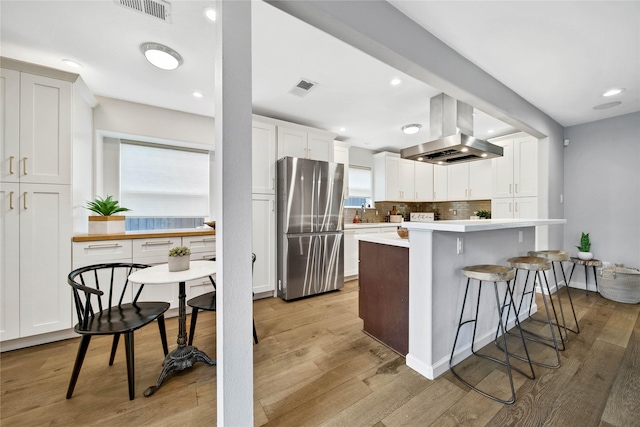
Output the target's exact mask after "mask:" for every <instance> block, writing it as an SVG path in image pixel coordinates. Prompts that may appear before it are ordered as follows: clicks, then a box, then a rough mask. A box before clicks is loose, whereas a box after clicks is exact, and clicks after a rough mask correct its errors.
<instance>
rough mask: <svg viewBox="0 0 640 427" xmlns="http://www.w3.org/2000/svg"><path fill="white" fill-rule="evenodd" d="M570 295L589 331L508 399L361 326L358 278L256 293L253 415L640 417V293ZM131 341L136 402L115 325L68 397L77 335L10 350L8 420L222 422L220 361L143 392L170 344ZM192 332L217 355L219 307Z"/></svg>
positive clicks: (266, 419)
mask: <svg viewBox="0 0 640 427" xmlns="http://www.w3.org/2000/svg"><path fill="white" fill-rule="evenodd" d="M562 292H563V293H564V291H562ZM572 296H573V297H574V304H575V306H576V310H577V313H578V316H579V320H580V326H581V328H582V331H581V333H580V334H579V335H574V334H571V335H570V342H569V343H568V344H567V350H566V351H564V352H562V366H561V367H560V368H559V369H546V368H540V367H535V372H536V377H537V378H536V379H535V380H528V379H525V378H524V377H523V376H521V375H519V374H514V385H515V387H516V392H517V399H518V400H517V401H516V403H515V404H514V405H511V406H507V405H502V404H500V403H496V402H493V401H491V400H489V399H487V398H485V397H482V396H481V395H479V394H477V393H475V392H473V391H469V390H468V389H467V388H466V387H465V386H464V385H463V384H461V383H460V382H458V381H457V380H456V379H455V378H454V377H453V375H452V374H451V373H450V372H447V373H446V374H444V375H442V376H441V377H439V378H438V379H436V380H435V381H430V380H427V379H425V378H423V377H422V376H420V375H419V374H417V373H415V372H414V371H412V370H411V369H410V368H408V367H407V366H406V365H405V363H404V358H402V357H400V356H399V355H397V354H396V353H394V352H393V351H391V350H389V349H388V348H387V347H385V346H384V345H382V344H380V343H379V342H377V341H375V340H374V339H372V338H370V337H369V336H367V335H366V334H364V333H363V332H362V322H361V320H360V319H359V318H358V314H357V307H358V301H357V298H358V292H357V282H355V281H353V282H349V283H347V285H346V286H345V288H344V289H343V290H341V291H339V292H334V293H330V294H325V295H321V296H318V297H314V298H308V299H304V300H300V301H294V302H289V303H286V302H284V301H281V300H280V299H277V298H269V299H263V300H259V301H256V302H255V303H254V317H255V321H256V328H257V331H258V336H259V338H260V343H259V344H258V345H255V346H254V413H255V425H266V426H316V425H327V426H375V427H385V426H387V427H391V426H429V425H433V426H447V425H450V426H454V425H455V426H457V425H474V426H504V425H528V426H541V425H549V426H619V427H623V426H625V427H626V426H639V425H640V419H639V418H638V414H639V413H640V316H639V313H640V305H638V304H636V305H629V304H620V303H615V302H612V301H609V300H606V299H604V298H602V297H601V296H599V295H598V294H596V293H592V292H590V293H589V294H588V295H585V292H584V291H577V290H575V291H574V292H573V293H572ZM527 323H528V326H529V328H530V329H532V328H538V329H540V328H541V326H540V325H539V324H538V323H534V322H527ZM176 335H177V323H176V319H175V318H174V319H168V320H167V336H168V338H169V341H170V343H172V342H175V337H176ZM135 339H136V342H135V351H136V399H135V400H134V401H129V400H128V396H127V376H126V366H125V360H124V354H123V353H124V348H120V349H119V351H118V354H117V356H116V361H115V363H114V365H113V366H111V367H109V366H108V358H109V350H110V344H111V341H110V339H109V338H108V337H105V338H103V337H96V338H94V339H93V340H92V342H91V345H90V347H89V351H88V353H87V357H86V359H85V363H84V366H83V368H82V371H81V373H80V377H79V379H78V384H77V385H76V389H75V392H74V395H73V398H72V399H70V400H66V399H65V393H66V389H67V385H68V381H69V377H70V375H71V369H72V365H73V361H74V358H75V355H76V351H77V346H78V341H79V340H78V339H72V340H67V341H61V342H57V343H52V344H46V345H41V346H37V347H32V348H28V349H23V350H16V351H11V352H7V353H2V355H1V356H0V363H1V367H0V374H1V389H0V390H1V393H0V398H1V402H0V409H1V415H0V424H1V425H2V426H6V427H8V426H40V425H50V426H58V425H65V426H68V425H107V426H114V425H119V426H130V425H153V426H174V425H176V426H177V425H212V424H214V422H215V418H216V405H215V400H216V368H212V367H208V366H206V365H204V364H201V363H199V364H197V365H196V366H195V367H194V368H192V369H191V370H187V371H184V372H180V373H178V374H173V376H172V377H170V378H169V379H168V381H166V382H165V384H164V385H163V386H162V388H161V389H160V390H159V391H158V392H157V393H156V394H155V395H153V396H151V397H149V398H144V397H143V396H142V392H143V391H144V389H145V388H146V387H147V386H149V385H152V384H154V383H155V381H156V379H157V376H158V374H159V372H160V363H161V360H162V347H161V344H160V340H159V339H158V329H157V327H155V325H150V326H148V327H146V328H143V329H142V330H139V331H137V332H136V337H135ZM247 339H248V340H250V339H251V336H248V337H247ZM513 342H514V343H516V341H513ZM194 343H195V344H196V345H197V346H198V347H199V348H200V349H202V350H204V351H206V352H207V353H208V354H209V355H211V356H215V314H214V313H207V312H203V313H201V314H200V315H199V319H198V328H197V330H196V336H195V339H194ZM510 344H511V341H510ZM121 346H122V347H124V345H122V344H121ZM529 347H530V350H531V353H532V356H533V357H534V358H537V360H542V359H545V360H546V359H549V360H551V361H552V360H553V358H552V356H553V354H552V352H550V351H547V349H546V348H542V346H538V347H536V346H534V345H531V346H529ZM483 351H486V352H494V351H495V348H494V346H493V345H490V346H487V347H486V348H485V349H483ZM460 370H461V372H463V373H464V375H465V378H469V379H470V381H473V382H474V383H477V384H479V385H480V386H482V387H484V388H486V389H487V390H491V391H495V392H496V393H500V392H502V393H508V392H509V390H508V388H505V386H506V387H508V386H507V382H506V374H505V372H506V371H505V370H504V369H502V368H496V367H495V365H494V364H491V363H490V362H489V363H488V362H486V361H485V360H482V359H478V358H470V359H467V360H465V361H464V362H462V364H461V365H460Z"/></svg>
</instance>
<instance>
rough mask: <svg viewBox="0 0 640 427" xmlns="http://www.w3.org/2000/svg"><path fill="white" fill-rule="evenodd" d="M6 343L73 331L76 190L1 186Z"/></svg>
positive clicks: (1, 311) (0, 287) (1, 303)
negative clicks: (71, 279)
mask: <svg viewBox="0 0 640 427" xmlns="http://www.w3.org/2000/svg"><path fill="white" fill-rule="evenodd" d="M0 193H1V197H2V216H1V217H0V218H1V219H0V220H1V223H2V225H1V231H2V239H1V240H2V243H1V245H2V246H1V253H0V255H1V260H2V265H1V284H0V296H1V300H0V340H1V341H6V340H10V339H15V338H23V337H28V336H33V335H38V334H44V333H47V332H55V331H60V330H63V329H67V328H70V327H71V290H70V289H71V288H70V286H69V285H68V284H67V280H66V278H67V275H68V274H69V271H70V270H69V268H70V267H71V248H70V246H71V243H70V242H71V218H72V208H71V187H70V186H69V185H57V184H23V183H21V184H18V183H4V182H3V183H1V184H0Z"/></svg>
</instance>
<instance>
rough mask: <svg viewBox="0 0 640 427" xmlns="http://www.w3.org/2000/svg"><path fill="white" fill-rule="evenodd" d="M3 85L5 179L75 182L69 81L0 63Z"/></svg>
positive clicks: (3, 167)
mask: <svg viewBox="0 0 640 427" xmlns="http://www.w3.org/2000/svg"><path fill="white" fill-rule="evenodd" d="M1 87H2V89H1V90H2V111H3V114H2V132H1V134H2V136H1V138H2V148H1V150H2V163H1V165H0V168H1V173H2V177H1V180H2V181H4V182H24V183H37V184H71V113H72V111H71V96H72V85H71V83H70V82H68V81H61V80H56V79H52V78H48V77H43V76H37V75H33V74H28V73H24V72H18V71H15V70H6V69H2V81H1Z"/></svg>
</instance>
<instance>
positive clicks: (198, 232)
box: [73, 228, 216, 242]
mask: <svg viewBox="0 0 640 427" xmlns="http://www.w3.org/2000/svg"><path fill="white" fill-rule="evenodd" d="M215 235H216V230H214V229H213V228H180V229H174V230H143V231H126V232H124V233H118V234H77V235H75V236H73V241H74V242H97V241H101V240H122V239H151V238H154V237H185V236H215Z"/></svg>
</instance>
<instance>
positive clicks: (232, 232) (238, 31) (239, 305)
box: [214, 1, 253, 426]
mask: <svg viewBox="0 0 640 427" xmlns="http://www.w3.org/2000/svg"><path fill="white" fill-rule="evenodd" d="M216 8H217V16H218V19H217V21H216V24H215V25H216V40H215V58H216V68H215V99H216V106H215V107H216V109H215V118H216V119H215V127H216V129H215V135H216V155H215V172H214V173H215V190H214V195H215V206H216V230H217V246H216V258H217V262H218V271H217V282H218V286H217V298H218V301H217V302H218V307H217V359H218V367H217V369H218V390H217V402H218V408H217V411H218V420H217V424H218V425H225V426H251V425H253V347H252V346H253V340H252V337H253V336H252V324H251V322H252V296H251V2H249V1H219V2H217V4H216Z"/></svg>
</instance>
